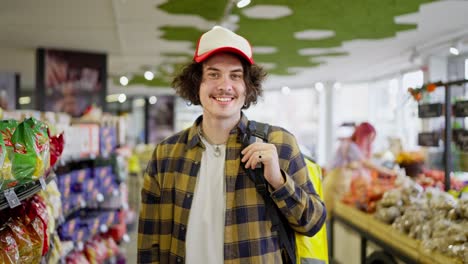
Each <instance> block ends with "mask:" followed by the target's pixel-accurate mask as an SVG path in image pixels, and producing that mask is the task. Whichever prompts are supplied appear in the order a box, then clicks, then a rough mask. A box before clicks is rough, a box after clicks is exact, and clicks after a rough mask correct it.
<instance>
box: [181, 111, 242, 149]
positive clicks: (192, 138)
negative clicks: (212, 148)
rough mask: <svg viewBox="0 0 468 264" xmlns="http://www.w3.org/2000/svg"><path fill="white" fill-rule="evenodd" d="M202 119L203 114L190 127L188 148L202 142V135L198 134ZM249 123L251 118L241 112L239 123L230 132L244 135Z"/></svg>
mask: <svg viewBox="0 0 468 264" xmlns="http://www.w3.org/2000/svg"><path fill="white" fill-rule="evenodd" d="M202 120H203V115H201V116H199V117H197V119H196V120H195V122H194V123H193V125H192V126H191V127H190V129H189V132H188V143H187V148H193V147H195V146H196V145H198V144H200V143H201V139H200V135H199V134H198V126H200V125H201V122H202ZM248 123H249V120H248V118H247V116H246V115H245V114H244V113H243V112H241V118H240V120H239V123H237V125H236V126H235V127H234V128H233V129H232V130H231V131H230V132H229V134H231V135H232V134H238V135H243V134H244V133H245V132H246V131H247V125H248Z"/></svg>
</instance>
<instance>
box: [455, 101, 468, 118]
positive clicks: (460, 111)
mask: <svg viewBox="0 0 468 264" xmlns="http://www.w3.org/2000/svg"><path fill="white" fill-rule="evenodd" d="M453 115H454V116H456V117H465V116H468V101H459V102H456V103H455V104H454V105H453Z"/></svg>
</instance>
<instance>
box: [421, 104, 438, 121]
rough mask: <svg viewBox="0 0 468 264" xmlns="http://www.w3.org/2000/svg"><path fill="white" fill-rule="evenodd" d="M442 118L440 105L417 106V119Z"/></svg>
mask: <svg viewBox="0 0 468 264" xmlns="http://www.w3.org/2000/svg"><path fill="white" fill-rule="evenodd" d="M439 116H442V104H441V103H436V104H420V105H418V117H419V118H430V117H439Z"/></svg>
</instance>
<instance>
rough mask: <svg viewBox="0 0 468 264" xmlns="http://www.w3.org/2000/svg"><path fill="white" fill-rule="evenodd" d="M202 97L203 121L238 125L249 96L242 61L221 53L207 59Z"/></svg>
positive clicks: (202, 82)
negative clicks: (208, 120) (212, 120)
mask: <svg viewBox="0 0 468 264" xmlns="http://www.w3.org/2000/svg"><path fill="white" fill-rule="evenodd" d="M199 93H200V102H201V105H202V107H203V118H204V119H217V120H226V121H230V122H232V123H233V124H235V123H237V121H238V120H239V119H240V111H241V108H242V106H243V105H244V102H245V93H246V86H245V82H244V70H243V67H242V63H241V61H240V60H239V58H237V57H236V56H234V55H231V54H229V53H219V54H215V55H213V56H212V57H210V58H209V59H207V60H206V61H205V62H204V63H203V75H202V81H201V84H200V91H199Z"/></svg>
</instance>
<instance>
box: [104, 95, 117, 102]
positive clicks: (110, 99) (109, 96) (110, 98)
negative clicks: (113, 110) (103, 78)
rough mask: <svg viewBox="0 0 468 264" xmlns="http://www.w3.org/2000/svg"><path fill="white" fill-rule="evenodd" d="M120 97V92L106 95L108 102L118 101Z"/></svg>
mask: <svg viewBox="0 0 468 264" xmlns="http://www.w3.org/2000/svg"><path fill="white" fill-rule="evenodd" d="M118 98H119V95H118V94H109V95H107V96H106V102H108V103H114V102H117V100H118Z"/></svg>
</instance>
